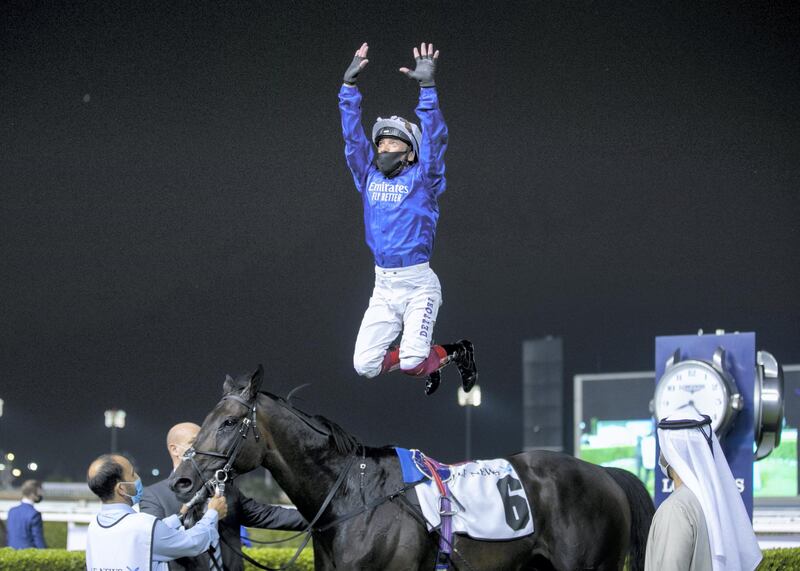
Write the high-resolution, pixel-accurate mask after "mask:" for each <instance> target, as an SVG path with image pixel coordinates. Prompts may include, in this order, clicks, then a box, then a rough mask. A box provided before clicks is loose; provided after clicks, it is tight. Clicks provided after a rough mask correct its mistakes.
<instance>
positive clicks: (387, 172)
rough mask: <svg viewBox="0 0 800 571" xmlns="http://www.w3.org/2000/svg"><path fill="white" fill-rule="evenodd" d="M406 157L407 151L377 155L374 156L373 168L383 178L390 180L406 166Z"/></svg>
mask: <svg viewBox="0 0 800 571" xmlns="http://www.w3.org/2000/svg"><path fill="white" fill-rule="evenodd" d="M407 155H408V151H400V152H397V153H377V154H376V155H375V166H376V167H378V170H379V171H381V172H382V173H383V176H385V177H387V178H392V177H393V176H396V175H398V174H400V171H401V170H403V167H404V166H406V165H407V164H408V160H406V156H407Z"/></svg>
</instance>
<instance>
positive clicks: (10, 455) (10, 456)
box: [6, 452, 16, 462]
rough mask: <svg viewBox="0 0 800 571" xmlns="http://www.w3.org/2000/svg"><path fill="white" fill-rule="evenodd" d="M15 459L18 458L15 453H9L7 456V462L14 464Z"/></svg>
mask: <svg viewBox="0 0 800 571" xmlns="http://www.w3.org/2000/svg"><path fill="white" fill-rule="evenodd" d="M14 458H16V456H14V453H13V452H9V453H8V454H6V460H8V461H9V462H13V461H14Z"/></svg>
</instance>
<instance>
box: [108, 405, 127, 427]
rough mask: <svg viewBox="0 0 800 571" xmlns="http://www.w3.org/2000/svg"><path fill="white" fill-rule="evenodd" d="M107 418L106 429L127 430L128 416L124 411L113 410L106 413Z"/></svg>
mask: <svg viewBox="0 0 800 571" xmlns="http://www.w3.org/2000/svg"><path fill="white" fill-rule="evenodd" d="M105 416H106V428H112V427H113V428H125V416H126V414H125V411H124V410H117V409H115V408H112V409H111V410H107V411H106V413H105Z"/></svg>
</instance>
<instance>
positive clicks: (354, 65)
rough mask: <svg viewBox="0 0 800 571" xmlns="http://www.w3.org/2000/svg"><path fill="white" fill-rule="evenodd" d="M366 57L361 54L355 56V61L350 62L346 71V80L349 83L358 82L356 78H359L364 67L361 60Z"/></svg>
mask: <svg viewBox="0 0 800 571" xmlns="http://www.w3.org/2000/svg"><path fill="white" fill-rule="evenodd" d="M364 59H366V58H363V57H361V56H355V57H354V58H353V61H352V62H351V63H350V67H348V68H347V71H345V72H344V82H345V83H346V84H347V85H355V84H356V80H357V79H358V74H359V73H360V72H361V70H362V69H363V68H362V67H361V62H362V61H364Z"/></svg>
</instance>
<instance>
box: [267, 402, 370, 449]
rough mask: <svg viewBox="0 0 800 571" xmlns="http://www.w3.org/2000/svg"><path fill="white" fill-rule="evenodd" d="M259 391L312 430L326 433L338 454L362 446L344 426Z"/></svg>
mask: <svg viewBox="0 0 800 571" xmlns="http://www.w3.org/2000/svg"><path fill="white" fill-rule="evenodd" d="M259 392H260V394H262V395H264V396H267V397H269V398H271V399H272V400H274V401H275V402H277V403H278V404H280V405H281V406H283V407H284V408H286V409H288V410H291V411H292V412H293V413H294V414H295V415H297V416H298V417H299V418H301V419H302V420H304V421H305V422H306V423H307V424H308V425H309V426H310V427H311V428H313V429H314V430H316V431H318V432H321V433H323V434H327V436H328V438H329V439H330V442H331V444H332V445H333V446H334V447H335V448H336V451H337V452H339V453H340V454H352V453H354V452H355V451H356V450H358V448H359V447H361V446H362V444H361V442H360V441H359V440H358V438H356V437H355V436H354V435H352V434H350V433H349V432H347V431H346V430H345V429H344V428H342V427H341V426H339V425H338V424H336V423H335V422H333V421H332V420H330V419H329V418H325V417H324V416H322V415H315V416H311V415H310V414H308V413H307V412H305V411H303V410H300V409H299V408H297V407H296V406H294V405H292V403H290V402H289V401H287V400H286V399H285V398H283V397H279V396H276V395H273V394H272V393H270V392H267V391H259Z"/></svg>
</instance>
